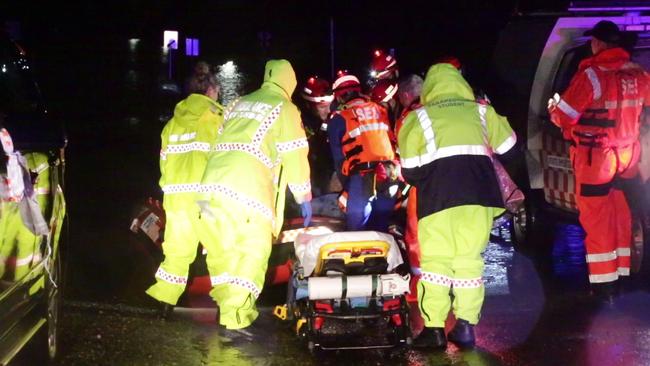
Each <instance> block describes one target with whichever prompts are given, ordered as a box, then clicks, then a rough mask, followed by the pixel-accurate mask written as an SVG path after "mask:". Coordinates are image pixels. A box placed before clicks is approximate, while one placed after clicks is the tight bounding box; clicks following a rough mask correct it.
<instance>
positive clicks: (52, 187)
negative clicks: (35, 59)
mask: <svg viewBox="0 0 650 366" xmlns="http://www.w3.org/2000/svg"><path fill="white" fill-rule="evenodd" d="M0 128H3V129H4V130H5V131H8V134H9V135H10V136H11V140H12V142H13V150H14V152H15V153H17V154H19V155H13V156H14V157H16V161H21V160H20V159H22V158H26V157H30V156H36V155H38V156H40V157H42V159H43V160H42V163H41V164H40V165H39V167H38V169H39V170H38V171H39V173H38V174H32V173H28V170H25V169H24V168H25V167H24V166H23V170H22V172H23V177H25V178H26V180H27V181H33V180H34V179H36V178H35V177H43V179H44V180H47V181H49V184H46V185H45V186H48V187H49V188H48V190H47V192H45V189H43V190H41V191H40V192H38V194H41V196H40V197H41V199H42V202H43V204H38V203H37V204H36V208H35V209H34V210H32V211H31V213H34V212H36V211H38V212H40V213H41V215H42V216H43V219H44V224H46V226H45V227H44V228H43V229H42V232H43V234H38V235H34V234H31V235H33V238H34V240H33V243H34V244H33V247H32V249H30V250H31V251H32V252H31V253H28V254H29V255H28V256H27V257H25V258H28V261H26V262H25V261H23V259H21V258H17V257H18V256H19V254H18V253H21V252H20V249H18V248H19V246H20V244H17V243H19V240H18V239H17V237H18V235H17V234H15V231H16V230H13V229H15V228H16V227H21V228H23V227H24V228H26V227H28V224H26V223H25V217H26V216H25V215H23V214H21V215H13V216H12V215H11V214H12V212H13V213H15V211H12V210H14V209H15V208H16V205H21V204H22V203H24V202H26V199H24V198H23V199H21V200H19V201H17V202H14V201H10V200H8V199H4V198H7V197H6V196H4V197H3V199H2V202H1V203H0V265H1V266H2V268H3V271H2V273H1V274H0V365H5V364H7V363H8V362H9V361H10V360H11V359H12V358H13V357H14V356H15V355H16V354H17V353H18V352H19V351H20V349H21V348H23V346H25V345H26V344H27V343H28V341H30V340H31V339H32V338H33V337H34V336H35V335H37V334H38V335H39V336H40V335H43V336H44V338H45V339H44V340H45V341H46V342H43V343H45V344H46V345H45V344H42V345H41V346H42V347H41V351H42V353H43V354H44V355H45V357H44V358H47V357H48V355H49V357H50V358H54V357H55V356H56V353H57V329H58V326H57V325H58V316H59V310H60V305H61V293H62V286H63V284H62V260H61V255H60V250H59V238H60V237H61V236H62V235H61V231H62V229H63V221H64V217H65V199H64V195H63V174H64V166H65V159H64V147H65V138H64V134H63V132H62V128H61V127H60V126H58V125H57V124H55V123H54V122H52V121H51V120H50V119H49V118H48V115H47V110H46V108H45V105H44V103H43V100H42V98H41V93H40V91H39V88H38V85H37V83H36V82H35V81H34V77H33V74H32V70H31V65H30V63H29V62H28V60H27V57H26V55H25V51H24V50H23V49H22V48H20V46H18V45H17V44H16V43H14V42H13V41H11V40H10V39H9V38H7V37H6V36H0ZM9 155H11V154H7V153H6V152H5V149H0V156H1V157H2V158H1V159H0V167H1V168H2V169H0V178H2V182H5V183H6V179H7V178H8V175H9V173H8V172H9V171H11V170H10V168H9V167H8V164H9V161H10V158H9ZM18 156H20V157H21V158H18ZM13 171H16V170H13ZM44 171H48V172H49V174H47V175H43V174H42V172H44ZM24 180H25V179H24ZM37 189H38V188H37V187H36V186H35V187H34V195H30V194H29V193H26V194H25V196H31V197H36V196H35V195H36V193H37V192H36V191H37ZM34 202H36V200H34ZM23 207H24V206H21V207H20V209H22V208H23ZM41 207H43V208H42V209H40V208H41ZM45 207H47V208H45ZM39 209H40V210H39ZM10 217H13V218H14V219H16V220H18V221H11V225H7V224H6V223H7V222H8V221H7V220H8V218H10ZM3 219H4V220H5V224H4V225H3V224H2V222H3V221H2V220H3ZM21 225H22V226H21ZM21 230H22V229H21ZM30 232H31V231H30ZM23 234H24V231H23ZM21 235H22V234H21ZM21 255H22V254H21ZM21 261H22V262H21ZM23 262H24V263H23ZM19 266H20V267H21V271H20V273H19V271H18V268H19ZM43 328H44V329H43Z"/></svg>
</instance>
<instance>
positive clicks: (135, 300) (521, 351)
mask: <svg viewBox="0 0 650 366" xmlns="http://www.w3.org/2000/svg"><path fill="white" fill-rule="evenodd" d="M554 227H555V229H554V230H553V231H549V232H550V233H552V234H553V236H554V237H557V236H559V237H560V238H561V239H553V240H550V241H549V243H550V244H549V245H551V244H552V249H551V251H550V252H551V253H552V258H549V259H548V261H550V263H551V265H545V264H543V263H541V262H542V261H539V260H536V259H535V258H530V257H528V256H525V255H523V254H521V253H520V252H519V251H517V250H515V249H514V248H513V246H512V245H511V244H510V243H508V242H500V243H490V244H489V246H488V248H487V250H486V252H485V256H486V267H485V279H486V294H487V296H486V299H485V304H484V307H483V312H482V316H481V321H480V323H479V325H478V326H477V328H476V334H477V347H476V348H475V349H473V350H461V349H458V348H457V347H455V346H454V345H453V344H450V345H449V347H448V348H447V350H446V351H422V350H417V349H407V348H402V349H393V350H389V351H339V352H320V353H317V354H315V355H312V354H311V353H310V352H309V351H308V350H307V347H306V345H305V344H304V343H302V342H301V341H300V340H299V339H298V338H297V337H296V336H295V334H294V333H293V332H292V330H291V325H290V324H288V323H284V322H282V321H280V320H279V319H277V318H275V317H273V315H272V306H273V305H275V304H278V303H281V302H283V296H284V291H285V290H284V287H283V286H273V287H269V288H267V289H266V290H265V292H264V293H263V295H262V297H261V298H260V304H261V307H260V309H261V311H260V313H261V315H260V318H259V319H258V333H256V334H254V335H253V338H252V339H245V338H239V339H229V338H227V337H225V336H224V335H223V334H220V331H219V329H218V328H217V326H216V324H215V322H214V319H215V310H214V307H213V305H212V302H211V300H210V299H209V298H207V297H205V296H203V295H192V296H186V297H185V298H184V299H183V306H182V307H178V308H176V310H175V312H174V315H173V317H172V318H171V319H170V320H167V321H161V320H159V319H157V318H156V317H155V316H154V312H153V311H152V310H150V309H147V308H146V307H144V306H142V305H140V304H139V301H140V300H142V299H141V297H139V296H141V295H138V294H132V295H131V296H133V297H132V298H130V299H128V298H124V299H121V300H118V301H107V302H84V301H78V300H74V299H70V300H68V301H67V302H66V306H65V310H66V311H65V312H64V318H63V322H62V323H63V338H62V342H63V345H64V351H63V355H62V359H61V360H60V362H59V363H58V364H59V365H90V364H92V365H109V364H110V365H289V364H292V365H645V364H648V363H650V342H649V341H650V315H649V314H648V312H647V306H648V305H650V294H649V293H648V291H647V286H645V284H647V281H644V277H643V276H645V275H637V276H636V278H634V279H633V280H632V282H631V283H632V284H633V285H632V286H630V287H629V288H631V289H632V290H630V291H628V292H626V293H625V294H624V295H623V296H621V297H620V298H619V299H618V300H617V302H616V303H615V305H614V306H610V307H606V306H602V305H601V304H599V303H598V302H595V301H593V299H592V298H591V297H590V296H589V294H588V291H587V286H586V280H585V279H584V277H585V275H586V274H585V273H584V271H583V269H584V256H583V255H582V256H581V255H580V254H579V252H580V250H581V249H580V248H579V247H580V246H581V245H582V242H581V241H582V237H583V234H582V232H581V230H580V228H579V227H576V226H575V225H571V224H565V223H556V224H554ZM536 244H538V243H536ZM571 254H574V255H573V256H571ZM580 258H582V259H580ZM152 268H153V269H155V266H154V265H153V263H152ZM548 268H550V269H551V270H550V271H548V272H545V271H546V270H547V269H548ZM153 269H152V271H153ZM145 284H146V281H143V282H142V285H141V286H143V287H144V286H146V285H145ZM414 311H415V310H414ZM452 325H453V319H452V318H450V319H449V321H448V324H447V328H448V329H449V328H450V327H451V326H452ZM259 329H261V330H259ZM416 331H417V330H416ZM341 337H342V339H345V337H351V336H350V335H346V334H345V329H342V332H341ZM349 339H350V340H351V341H354V339H352V338H349Z"/></svg>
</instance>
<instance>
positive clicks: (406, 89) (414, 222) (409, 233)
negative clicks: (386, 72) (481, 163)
mask: <svg viewBox="0 0 650 366" xmlns="http://www.w3.org/2000/svg"><path fill="white" fill-rule="evenodd" d="M422 83H423V80H422V78H421V77H419V76H418V75H415V74H413V75H409V76H408V77H406V78H405V79H404V80H402V81H401V82H400V83H399V90H398V92H397V99H398V100H399V103H400V105H401V106H402V113H401V115H400V116H399V118H398V119H397V122H396V123H395V136H398V135H399V131H400V128H401V127H402V125H403V124H404V119H405V118H406V116H407V115H408V114H409V113H410V112H411V111H414V110H416V109H418V108H420V107H422V104H420V94H421V93H422ZM404 231H405V232H404V242H405V243H406V247H407V249H408V253H409V264H410V265H411V272H412V273H413V274H415V275H419V274H420V245H419V242H418V215H417V188H415V187H411V188H409V191H408V198H407V201H406V228H405V230H404Z"/></svg>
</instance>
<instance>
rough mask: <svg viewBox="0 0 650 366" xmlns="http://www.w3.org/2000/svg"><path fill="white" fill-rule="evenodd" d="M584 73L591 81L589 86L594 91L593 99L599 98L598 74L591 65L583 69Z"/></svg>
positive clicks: (600, 94) (600, 93) (600, 92)
mask: <svg viewBox="0 0 650 366" xmlns="http://www.w3.org/2000/svg"><path fill="white" fill-rule="evenodd" d="M585 74H587V77H588V78H589V81H591V87H592V89H593V92H594V100H598V99H600V97H601V96H602V91H601V89H600V81H599V80H598V75H596V72H595V71H594V69H592V68H591V67H589V68H587V69H586V70H585Z"/></svg>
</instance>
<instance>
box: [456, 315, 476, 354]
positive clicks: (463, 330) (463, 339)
mask: <svg viewBox="0 0 650 366" xmlns="http://www.w3.org/2000/svg"><path fill="white" fill-rule="evenodd" d="M449 340H450V341H452V342H454V343H456V345H458V346H459V347H467V348H470V347H474V344H475V343H476V338H475V337H474V326H473V325H472V324H470V323H469V322H468V321H467V320H464V319H458V320H456V325H454V329H452V330H451V332H449Z"/></svg>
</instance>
